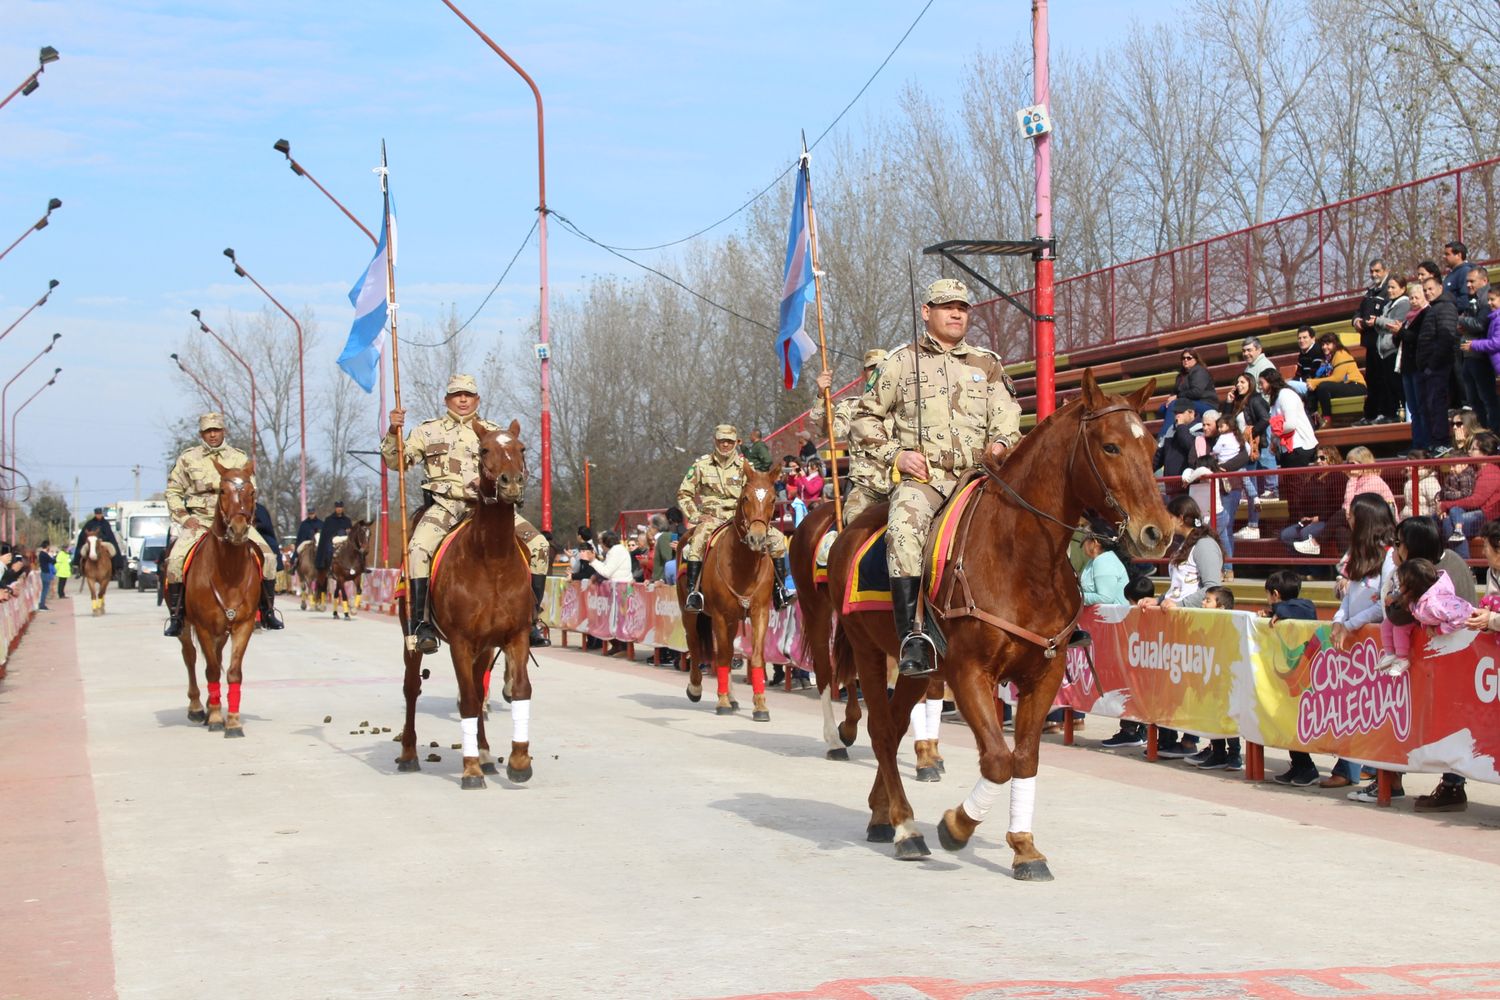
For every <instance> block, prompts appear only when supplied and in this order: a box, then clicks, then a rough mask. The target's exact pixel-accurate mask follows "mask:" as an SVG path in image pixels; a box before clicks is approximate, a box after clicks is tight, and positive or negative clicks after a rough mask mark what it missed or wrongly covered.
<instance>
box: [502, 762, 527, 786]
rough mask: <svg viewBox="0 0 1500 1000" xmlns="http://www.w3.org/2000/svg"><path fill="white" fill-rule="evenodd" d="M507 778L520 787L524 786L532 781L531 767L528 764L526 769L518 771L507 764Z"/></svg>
mask: <svg viewBox="0 0 1500 1000" xmlns="http://www.w3.org/2000/svg"><path fill="white" fill-rule="evenodd" d="M505 776H506V777H507V778H509V779H510V780H511V781H514V782H515V783H516V784H518V785H524V784H526V782H528V781H530V780H531V765H530V764H527V765H526V766H525V767H524V768H521V769H520V770H517V769H516V768H513V767H511V766H510V765H509V764H506V765H505Z"/></svg>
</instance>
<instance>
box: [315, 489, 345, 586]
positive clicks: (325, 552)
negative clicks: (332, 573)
mask: <svg viewBox="0 0 1500 1000" xmlns="http://www.w3.org/2000/svg"><path fill="white" fill-rule="evenodd" d="M353 526H354V525H353V522H351V521H350V520H349V516H348V515H347V514H345V513H344V501H342V500H335V501H334V502H333V513H332V514H329V515H328V517H327V518H325V519H324V521H323V526H322V527H321V528H319V529H318V531H319V534H318V553H317V557H316V558H315V559H314V560H313V565H314V566H315V567H317V569H318V571H319V572H321V573H326V572H328V570H329V569H330V568H332V566H333V546H334V543H335V542H336V541H337V540H338V539H340V538H343V537H345V536H347V535H348V534H349V529H350V528H352V527H353Z"/></svg>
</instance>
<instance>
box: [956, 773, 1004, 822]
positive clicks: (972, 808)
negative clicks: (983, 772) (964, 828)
mask: <svg viewBox="0 0 1500 1000" xmlns="http://www.w3.org/2000/svg"><path fill="white" fill-rule="evenodd" d="M1002 787H1004V786H1003V785H1001V784H1000V783H999V782H998V781H991V780H990V779H988V778H980V779H979V780H978V781H976V782H974V790H973V791H971V792H970V793H969V797H968V798H966V799H964V804H963V811H964V813H965V814H966V815H967V816H968V817H969V818H970V819H971V820H973V821H974V822H976V823H983V822H984V818H985V817H986V816H988V815H989V814H990V807H992V806H993V805H994V804H995V800H996V799H998V798H999V797H1000V789H1001V788H1002ZM1011 801H1012V802H1014V801H1015V799H1014V798H1012V799H1011Z"/></svg>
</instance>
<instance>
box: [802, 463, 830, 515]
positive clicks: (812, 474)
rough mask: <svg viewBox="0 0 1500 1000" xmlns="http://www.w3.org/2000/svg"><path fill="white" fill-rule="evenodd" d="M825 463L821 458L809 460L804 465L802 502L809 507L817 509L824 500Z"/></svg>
mask: <svg viewBox="0 0 1500 1000" xmlns="http://www.w3.org/2000/svg"><path fill="white" fill-rule="evenodd" d="M823 482H824V479H823V461H822V459H819V458H809V459H808V460H807V461H806V462H804V463H803V465H802V484H801V493H802V502H803V503H805V504H807V506H808V507H816V506H817V505H818V502H819V501H820V500H822V499H823Z"/></svg>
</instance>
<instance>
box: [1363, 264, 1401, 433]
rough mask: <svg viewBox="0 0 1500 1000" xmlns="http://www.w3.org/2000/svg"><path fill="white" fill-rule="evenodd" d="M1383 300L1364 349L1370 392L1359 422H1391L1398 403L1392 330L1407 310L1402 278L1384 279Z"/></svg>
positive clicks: (1397, 374) (1394, 417) (1394, 336)
mask: <svg viewBox="0 0 1500 1000" xmlns="http://www.w3.org/2000/svg"><path fill="white" fill-rule="evenodd" d="M1385 294H1386V296H1387V299H1386V303H1385V305H1384V306H1382V307H1381V310H1380V312H1379V313H1378V314H1376V316H1375V317H1374V320H1373V322H1374V329H1375V349H1374V350H1373V351H1366V352H1365V382H1366V384H1367V385H1368V386H1369V389H1370V395H1369V397H1368V398H1367V399H1366V400H1365V412H1366V413H1368V414H1370V416H1368V417H1366V418H1365V419H1363V420H1357V421H1355V423H1356V425H1359V424H1390V423H1395V422H1396V419H1397V416H1398V408H1399V407H1400V405H1401V400H1402V395H1401V375H1400V373H1399V372H1397V371H1396V333H1397V332H1398V331H1399V330H1400V329H1401V324H1402V323H1404V322H1405V321H1406V314H1407V313H1408V312H1410V311H1411V299H1409V298H1407V296H1406V282H1405V280H1404V279H1403V278H1400V277H1398V276H1396V275H1394V274H1393V275H1391V276H1390V277H1388V278H1386V280H1385Z"/></svg>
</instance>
